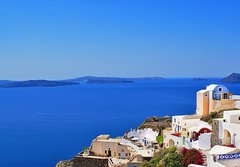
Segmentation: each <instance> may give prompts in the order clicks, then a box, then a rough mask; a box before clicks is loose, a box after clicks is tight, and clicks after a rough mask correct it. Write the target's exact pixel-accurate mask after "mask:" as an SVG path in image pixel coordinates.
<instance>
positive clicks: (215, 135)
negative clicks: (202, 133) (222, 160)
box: [211, 120, 222, 147]
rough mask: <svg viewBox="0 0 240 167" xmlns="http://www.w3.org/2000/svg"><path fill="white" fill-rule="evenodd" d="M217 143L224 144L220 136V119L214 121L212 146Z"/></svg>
mask: <svg viewBox="0 0 240 167" xmlns="http://www.w3.org/2000/svg"><path fill="white" fill-rule="evenodd" d="M215 145H222V140H221V139H220V138H219V120H213V122H212V135H211V147H213V146H215Z"/></svg>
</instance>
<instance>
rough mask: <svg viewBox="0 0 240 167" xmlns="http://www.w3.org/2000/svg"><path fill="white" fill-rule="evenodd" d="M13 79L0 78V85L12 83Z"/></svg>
mask: <svg viewBox="0 0 240 167" xmlns="http://www.w3.org/2000/svg"><path fill="white" fill-rule="evenodd" d="M12 82H14V81H9V80H0V85H3V84H9V83H12Z"/></svg>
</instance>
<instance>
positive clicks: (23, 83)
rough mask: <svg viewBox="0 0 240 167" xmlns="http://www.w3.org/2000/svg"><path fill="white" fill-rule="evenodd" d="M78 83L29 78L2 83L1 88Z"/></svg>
mask: <svg viewBox="0 0 240 167" xmlns="http://www.w3.org/2000/svg"><path fill="white" fill-rule="evenodd" d="M76 84H79V83H74V82H60V81H47V80H29V81H18V82H12V83H7V84H3V85H1V86H0V87H2V88H17V87H54V86H66V85H76Z"/></svg>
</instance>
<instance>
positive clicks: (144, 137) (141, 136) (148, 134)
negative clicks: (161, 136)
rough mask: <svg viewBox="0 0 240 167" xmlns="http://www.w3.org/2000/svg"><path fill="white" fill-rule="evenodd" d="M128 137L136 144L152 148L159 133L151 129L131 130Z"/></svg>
mask: <svg viewBox="0 0 240 167" xmlns="http://www.w3.org/2000/svg"><path fill="white" fill-rule="evenodd" d="M126 136H127V138H128V139H131V140H132V141H135V142H136V143H140V144H141V145H143V146H152V144H153V143H156V142H157V141H156V138H157V136H158V132H156V131H154V130H152V129H151V128H145V129H131V131H130V132H128V133H127V135H126Z"/></svg>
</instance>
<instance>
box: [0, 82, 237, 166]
mask: <svg viewBox="0 0 240 167" xmlns="http://www.w3.org/2000/svg"><path fill="white" fill-rule="evenodd" d="M212 82H214V80H212V81H192V80H191V79H166V80H161V81H141V82H140V81H139V82H136V83H130V84H81V85H77V86H66V87H54V88H11V89H0V163H1V166H8V167H13V166H14V167H15V166H16V167H23V166H24V167H51V166H54V165H55V164H56V163H57V162H58V161H59V160H63V159H70V158H72V157H73V156H74V155H76V154H77V153H78V152H80V151H81V150H82V148H83V147H84V146H89V145H90V143H91V140H92V139H93V138H95V137H96V136H97V135H99V134H101V133H110V134H111V135H112V136H113V137H116V136H120V135H122V134H123V133H124V132H125V131H127V130H129V129H130V128H134V127H137V126H138V125H139V124H141V122H142V121H143V120H144V119H145V118H147V117H149V116H164V115H176V114H190V113H194V112H195V100H196V99H195V93H196V91H197V90H199V89H202V88H204V87H205V86H206V85H207V84H210V83H212ZM226 86H228V88H229V89H230V91H232V92H233V93H238V94H240V85H239V84H227V85H226Z"/></svg>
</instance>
